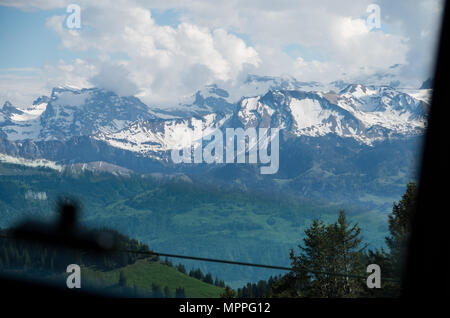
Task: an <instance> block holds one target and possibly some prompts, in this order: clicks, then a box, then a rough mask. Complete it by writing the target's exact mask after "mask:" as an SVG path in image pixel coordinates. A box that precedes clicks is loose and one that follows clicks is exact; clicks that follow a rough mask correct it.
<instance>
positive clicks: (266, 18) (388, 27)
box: [0, 0, 442, 103]
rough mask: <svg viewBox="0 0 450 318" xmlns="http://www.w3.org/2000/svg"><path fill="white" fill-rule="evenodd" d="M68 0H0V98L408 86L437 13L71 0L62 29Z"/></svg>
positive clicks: (152, 98) (293, 0)
mask: <svg viewBox="0 0 450 318" xmlns="http://www.w3.org/2000/svg"><path fill="white" fill-rule="evenodd" d="M72 2H73V1H65V0H48V1H45V0H36V1H22V0H15V1H13V0H0V41H1V47H2V49H1V50H0V85H1V87H0V103H2V102H3V100H5V99H11V100H13V101H14V102H16V103H29V102H30V101H31V100H32V99H33V96H34V97H36V95H37V94H40V95H41V94H48V92H49V91H50V90H51V88H52V87H53V86H56V85H65V84H67V85H76V86H81V87H87V86H93V85H96V86H104V87H105V88H108V89H111V90H117V91H119V93H121V94H130V95H136V96H138V97H140V98H142V99H143V100H144V102H147V103H162V102H164V101H165V102H171V100H170V99H168V97H167V96H171V97H177V96H185V95H186V94H190V93H192V92H193V91H195V90H196V89H199V88H201V87H202V86H204V85H208V84H212V83H218V84H220V85H221V86H223V87H228V88H232V87H239V85H240V81H241V80H242V79H243V78H245V75H246V74H257V75H271V76H292V77H295V78H297V79H299V80H301V81H308V80H314V81H320V82H331V81H333V80H339V79H342V80H345V81H350V82H371V81H383V80H385V81H387V80H388V79H389V81H392V80H398V81H400V82H401V83H402V85H403V86H411V87H415V86H418V85H420V83H421V82H422V81H423V80H425V79H426V78H427V77H428V76H430V74H431V70H432V62H433V53H434V47H435V44H436V38H437V34H438V29H439V17H440V12H441V10H442V1H441V0H424V1H408V2H395V3H393V2H391V1H388V0H380V1H377V2H376V4H377V5H378V6H379V7H380V13H381V14H380V18H381V28H380V29H376V30H373V29H372V30H369V29H368V26H367V23H366V21H365V19H366V17H367V16H368V13H367V11H366V9H367V7H368V6H369V5H370V4H372V1H365V0H361V1H358V3H357V4H356V3H355V2H354V1H351V0H341V1H338V2H336V1H332V0H320V1H311V0H302V1H297V0H282V1H279V2H277V3H276V5H275V3H274V2H273V1H269V0H244V1H237V0H229V1H226V2H225V1H224V2H216V1H213V2H211V1H207V0H191V1H182V2H181V1H172V0H166V1H162V0H152V1H140V0H135V1H128V0H119V1H111V2H108V1H102V2H99V3H92V2H90V1H87V0H79V1H78V2H77V4H79V6H80V8H81V21H82V22H81V23H82V26H81V29H80V30H69V29H67V27H65V19H66V18H67V16H68V15H69V14H68V13H67V12H66V8H67V5H68V4H70V3H72ZM392 65H398V67H395V68H392ZM380 74H385V75H386V78H385V79H384V78H383V77H381V78H380V76H379V75H380ZM117 76H120V77H121V81H117V80H114V81H112V80H111V78H114V77H117ZM118 83H119V84H118ZM386 84H387V83H386Z"/></svg>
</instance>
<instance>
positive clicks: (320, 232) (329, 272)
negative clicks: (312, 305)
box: [275, 210, 365, 297]
mask: <svg viewBox="0 0 450 318" xmlns="http://www.w3.org/2000/svg"><path fill="white" fill-rule="evenodd" d="M360 233H361V229H360V228H359V227H358V225H357V224H355V225H353V226H351V225H350V224H349V223H348V222H347V218H346V216H345V212H344V211H343V210H342V211H340V213H339V218H338V220H337V222H336V223H334V224H328V225H325V224H324V223H323V222H322V221H318V220H315V221H313V223H312V225H311V227H310V228H308V229H307V230H306V231H305V234H306V237H305V238H304V240H303V242H304V244H303V245H299V248H300V250H301V253H300V255H298V256H297V255H295V254H294V251H293V250H291V253H290V258H291V260H292V268H293V272H292V273H291V274H290V276H286V278H285V279H284V280H282V281H281V282H280V283H278V284H277V286H275V290H276V289H278V292H279V293H280V292H281V293H284V294H288V295H291V296H300V295H305V296H309V297H354V296H358V294H359V293H360V286H361V284H360V282H358V281H357V280H355V279H354V278H351V277H348V276H337V275H333V273H340V274H348V275H357V274H359V275H361V274H362V273H364V271H363V270H364V267H363V264H362V256H363V254H362V251H363V250H364V249H365V247H362V246H361V242H362V239H361V237H360ZM290 278H293V281H291V279H290ZM282 286H285V287H286V288H289V289H291V290H290V291H287V290H283V289H282V288H280V287H282Z"/></svg>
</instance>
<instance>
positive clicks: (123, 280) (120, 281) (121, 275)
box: [119, 271, 127, 287]
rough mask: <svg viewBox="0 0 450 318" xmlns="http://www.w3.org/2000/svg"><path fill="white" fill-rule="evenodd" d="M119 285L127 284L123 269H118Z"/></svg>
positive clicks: (124, 285)
mask: <svg viewBox="0 0 450 318" xmlns="http://www.w3.org/2000/svg"><path fill="white" fill-rule="evenodd" d="M119 285H120V286H122V287H126V286H127V278H126V277H125V273H124V272H123V271H120V273H119Z"/></svg>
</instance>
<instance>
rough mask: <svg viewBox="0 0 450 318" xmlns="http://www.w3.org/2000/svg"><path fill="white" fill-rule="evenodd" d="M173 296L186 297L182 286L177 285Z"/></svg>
mask: <svg viewBox="0 0 450 318" xmlns="http://www.w3.org/2000/svg"><path fill="white" fill-rule="evenodd" d="M175 298H186V295H185V293H184V288H183V287H178V288H176V289H175Z"/></svg>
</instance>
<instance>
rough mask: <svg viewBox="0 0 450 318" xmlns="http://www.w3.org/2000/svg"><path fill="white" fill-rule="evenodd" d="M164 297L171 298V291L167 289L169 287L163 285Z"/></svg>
mask: <svg viewBox="0 0 450 318" xmlns="http://www.w3.org/2000/svg"><path fill="white" fill-rule="evenodd" d="M164 297H165V298H172V293H171V292H170V290H169V287H167V286H166V287H164Z"/></svg>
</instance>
